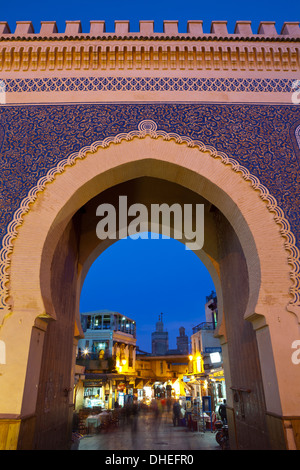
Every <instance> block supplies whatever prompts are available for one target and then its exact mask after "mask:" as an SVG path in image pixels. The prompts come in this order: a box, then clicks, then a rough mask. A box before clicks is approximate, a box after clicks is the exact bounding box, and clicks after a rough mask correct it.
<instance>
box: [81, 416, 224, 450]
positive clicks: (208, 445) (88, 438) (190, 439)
mask: <svg viewBox="0 0 300 470" xmlns="http://www.w3.org/2000/svg"><path fill="white" fill-rule="evenodd" d="M77 447H78V450H120V451H125V450H126V451H128V450H159V451H169V450H176V451H180V450H189V451H192V450H193V451H194V450H220V446H219V445H218V444H217V442H216V439H215V433H211V432H210V431H206V432H205V433H201V432H197V431H195V432H193V431H190V430H189V429H188V428H186V427H181V426H176V427H174V426H173V422H172V413H165V414H163V415H162V417H161V418H160V419H155V417H154V416H153V415H152V414H150V413H145V414H140V415H139V416H138V417H136V418H135V417H130V420H129V422H128V423H124V424H120V425H119V426H117V427H115V428H112V429H109V430H105V431H104V430H101V431H100V432H97V433H91V434H87V435H85V436H84V437H83V438H82V439H80V441H79V444H78V446H73V450H77V449H76V448H77Z"/></svg>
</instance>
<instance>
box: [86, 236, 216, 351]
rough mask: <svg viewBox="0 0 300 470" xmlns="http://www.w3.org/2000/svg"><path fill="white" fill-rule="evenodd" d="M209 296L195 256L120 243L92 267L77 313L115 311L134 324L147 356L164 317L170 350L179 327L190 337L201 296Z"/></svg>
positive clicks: (160, 246) (165, 244)
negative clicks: (152, 337)
mask: <svg viewBox="0 0 300 470" xmlns="http://www.w3.org/2000/svg"><path fill="white" fill-rule="evenodd" d="M212 290H214V284H213V282H212V280H211V277H210V274H209V273H208V271H207V269H206V268H205V266H204V265H203V263H202V262H201V261H200V260H199V258H198V256H197V255H196V254H195V253H194V252H192V251H190V250H186V249H185V246H184V245H183V244H182V243H180V242H179V241H177V240H173V239H170V240H166V239H159V240H153V239H152V240H151V239H150V238H149V239H148V240H142V239H138V240H132V239H130V238H127V239H123V240H119V241H117V242H116V243H114V244H113V245H112V246H111V247H110V248H108V249H107V250H106V251H105V252H104V253H102V255H101V256H99V258H98V259H97V260H96V261H95V262H94V264H93V265H92V267H91V269H90V271H89V273H88V275H87V278H86V280H85V283H84V286H83V289H82V293H81V305H80V310H81V311H82V312H83V311H92V310H99V309H100V310H102V309H108V310H113V311H118V312H120V313H122V314H124V315H125V316H128V317H129V318H131V319H132V320H135V321H136V322H137V345H138V346H139V347H140V348H141V349H143V348H145V350H146V351H147V352H151V332H152V331H154V330H155V323H156V322H157V321H158V315H159V314H160V313H163V322H164V325H165V329H166V330H167V331H168V332H169V347H170V349H176V337H177V336H179V331H178V330H179V328H180V326H184V327H185V328H186V333H187V334H188V335H189V336H190V335H191V332H192V327H193V326H196V325H197V324H198V323H201V321H205V316H204V304H205V301H206V295H209V294H210V293H211V291H212Z"/></svg>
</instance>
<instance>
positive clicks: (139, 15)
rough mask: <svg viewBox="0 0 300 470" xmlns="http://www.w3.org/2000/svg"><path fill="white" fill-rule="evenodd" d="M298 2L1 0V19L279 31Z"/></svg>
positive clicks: (299, 10)
mask: <svg viewBox="0 0 300 470" xmlns="http://www.w3.org/2000/svg"><path fill="white" fill-rule="evenodd" d="M299 18H300V4H299V2H298V1H287V2H284V1H282V0H281V1H279V0H274V1H270V0H267V1H266V0H251V1H248V2H247V1H243V0H239V1H232V0H226V1H224V0H222V1H221V0H214V1H213V2H207V1H206V2H204V1H200V0H189V1H188V2H184V1H179V0H167V1H166V0H150V1H147V2H145V1H141V0H140V1H137V0H127V1H124V0H122V1H121V0H114V1H107V0H105V1H103V0H88V1H86V2H84V1H82V0H80V1H79V0H72V1H71V0H68V1H65V0H51V2H50V1H48V2H47V1H40V0H38V1H30V0H28V1H24V0H23V1H21V0H14V1H13V2H8V1H6V2H1V6H0V21H7V22H8V23H9V25H10V28H11V30H12V31H14V28H15V23H16V21H23V20H30V21H32V23H33V25H34V27H35V31H36V32H38V31H39V28H40V22H41V21H42V20H44V21H50V20H51V21H53V20H55V21H56V22H57V25H58V29H59V32H64V28H65V21H66V20H81V22H82V28H83V32H88V31H89V22H90V20H105V21H106V27H107V28H106V29H107V31H113V30H114V21H115V20H129V21H130V29H131V31H133V32H136V31H138V30H139V20H154V30H155V32H162V31H163V20H178V22H179V32H182V33H185V32H186V23H187V21H188V20H203V29H204V32H206V33H208V32H209V30H210V23H211V21H213V20H227V21H228V30H229V32H230V33H233V30H234V25H235V21H237V20H250V21H252V28H253V32H254V33H256V32H257V28H258V25H259V23H260V21H275V22H276V27H277V32H279V33H280V31H281V27H282V24H283V23H284V21H299Z"/></svg>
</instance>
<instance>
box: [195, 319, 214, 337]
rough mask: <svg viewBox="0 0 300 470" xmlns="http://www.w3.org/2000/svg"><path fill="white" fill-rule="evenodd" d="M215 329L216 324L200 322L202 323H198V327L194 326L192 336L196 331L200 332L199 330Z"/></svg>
mask: <svg viewBox="0 0 300 470" xmlns="http://www.w3.org/2000/svg"><path fill="white" fill-rule="evenodd" d="M215 329H216V324H215V323H214V322H202V323H199V325H197V326H194V328H193V334H195V333H197V331H200V330H215Z"/></svg>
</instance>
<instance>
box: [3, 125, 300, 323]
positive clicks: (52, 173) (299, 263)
mask: <svg viewBox="0 0 300 470" xmlns="http://www.w3.org/2000/svg"><path fill="white" fill-rule="evenodd" d="M146 136H150V137H151V138H153V139H157V138H159V137H162V138H163V139H164V140H167V141H169V140H172V139H173V140H175V142H176V143H179V144H182V143H184V144H186V145H187V146H188V147H196V148H198V149H199V151H201V152H208V153H209V154H210V155H211V157H213V158H219V159H220V160H221V162H222V163H223V164H225V165H230V166H231V169H232V170H233V171H235V172H236V173H241V176H242V177H243V178H244V179H245V180H246V181H249V182H250V183H251V186H252V188H253V189H254V190H257V191H259V193H260V194H259V195H260V197H261V199H262V200H263V201H266V203H267V204H266V205H267V208H268V210H269V211H270V212H272V213H273V214H274V220H275V222H276V223H277V224H278V225H279V226H280V227H281V228H280V232H281V235H282V237H284V238H285V239H286V241H285V244H284V246H285V249H286V251H287V252H288V253H289V255H288V263H289V265H290V266H291V271H290V277H291V279H292V282H293V285H292V286H291V288H290V294H291V295H292V296H293V299H292V300H291V301H290V303H289V306H288V307H290V308H291V307H293V306H294V307H296V306H300V252H299V249H298V248H297V246H296V241H295V236H294V234H293V233H292V232H291V228H290V224H289V222H288V220H287V219H286V218H285V215H284V212H283V210H282V209H281V208H280V207H279V206H278V204H277V201H276V199H275V198H274V197H273V196H271V195H270V193H269V191H268V189H267V188H266V187H265V186H264V185H263V184H261V183H260V181H259V179H258V178H257V177H256V176H254V175H252V174H251V173H250V172H249V170H248V169H247V168H245V167H244V166H242V165H240V164H239V163H238V162H237V161H236V160H235V159H233V158H229V157H228V156H227V155H226V154H225V153H223V152H218V151H217V150H216V149H215V148H214V147H212V146H208V145H205V144H204V143H203V142H201V141H199V140H193V139H191V138H190V137H186V136H180V135H178V134H176V133H168V132H165V131H162V130H157V124H156V123H155V122H154V121H152V120H144V121H141V122H140V123H139V125H138V129H137V130H133V131H131V132H129V133H121V134H118V135H116V136H115V137H107V138H105V139H104V140H101V141H96V142H94V143H93V144H92V145H90V146H86V147H83V148H82V149H81V150H80V151H79V152H74V153H72V154H71V155H69V157H68V158H65V159H63V160H61V161H60V162H59V163H58V165H56V166H55V167H54V168H52V169H51V170H49V171H48V172H47V174H46V175H45V176H43V177H42V178H40V179H39V180H38V182H37V185H36V186H34V187H33V188H32V189H31V190H30V191H29V193H28V196H27V197H26V198H24V199H23V200H22V202H21V204H20V207H19V209H18V210H17V211H16V212H15V213H14V216H13V220H12V221H11V222H10V224H9V225H8V227H7V233H6V235H5V236H4V238H3V241H2V249H1V251H0V310H4V311H6V313H4V318H3V320H2V324H3V322H4V320H5V318H6V317H8V316H10V315H11V313H12V312H11V305H10V304H9V300H8V299H9V293H10V292H9V281H10V256H11V254H12V252H13V244H14V240H15V239H16V238H17V236H18V229H19V227H20V226H21V225H22V224H23V221H24V215H25V214H26V213H27V212H28V211H29V210H30V205H31V204H32V203H34V202H35V201H36V199H37V197H38V193H40V192H42V191H44V189H45V188H46V185H47V184H48V183H51V182H52V181H53V180H55V178H56V177H57V176H58V175H59V174H61V173H63V172H64V171H65V170H67V167H69V166H73V165H75V164H76V162H77V160H82V159H85V158H86V157H87V154H88V153H95V152H96V151H97V150H98V148H106V147H108V146H109V145H110V144H119V143H121V142H122V141H123V140H126V141H130V140H132V139H134V138H140V139H143V138H145V137H146ZM0 328H1V325H0Z"/></svg>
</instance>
